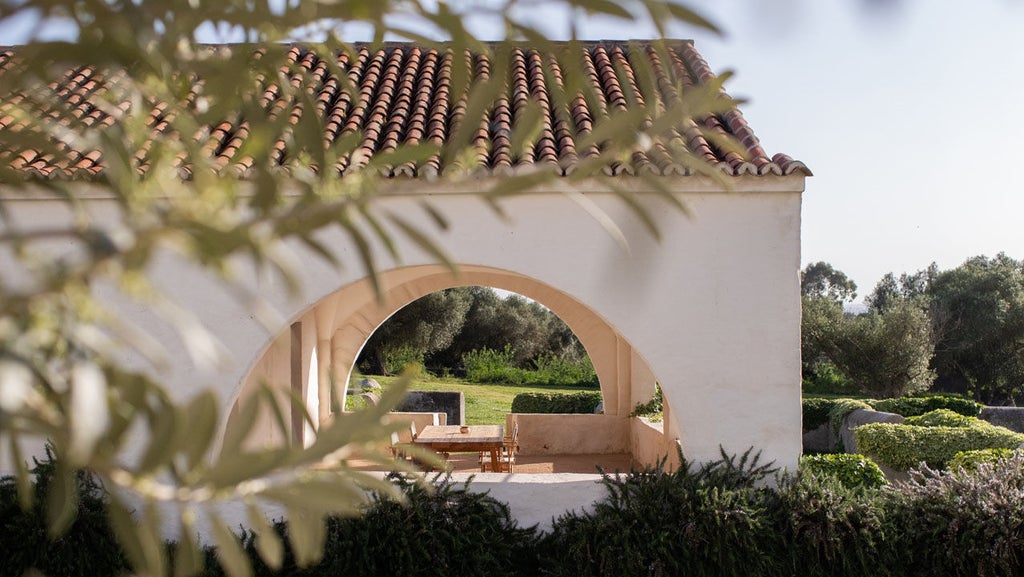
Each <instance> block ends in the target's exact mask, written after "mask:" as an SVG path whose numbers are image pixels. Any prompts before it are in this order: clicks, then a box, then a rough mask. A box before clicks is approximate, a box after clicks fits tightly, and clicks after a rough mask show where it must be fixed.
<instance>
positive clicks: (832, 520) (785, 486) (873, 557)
mask: <svg viewBox="0 0 1024 577" xmlns="http://www.w3.org/2000/svg"><path fill="white" fill-rule="evenodd" d="M881 496H882V491H881V490H879V489H876V488H872V487H871V486H867V485H857V486H854V487H850V486H848V485H847V484H844V483H842V482H840V480H839V478H838V477H837V476H835V475H832V474H813V473H812V474H807V470H806V468H805V466H804V464H803V462H801V470H800V474H799V475H796V476H787V477H783V478H782V479H780V480H779V487H778V492H777V497H778V499H777V504H776V505H777V506H776V508H775V509H774V510H773V511H772V513H773V526H774V527H775V530H776V531H777V533H778V534H779V535H780V536H781V537H782V540H783V542H784V543H785V546H784V548H783V550H782V551H780V552H779V553H778V556H777V558H776V560H775V563H774V564H773V565H772V567H771V568H770V570H768V571H764V572H763V573H762V574H763V575H779V576H783V575H785V576H793V575H799V576H800V577H826V576H828V577H836V576H841V575H849V576H851V577H853V576H858V575H872V576H877V575H888V574H890V573H889V571H888V567H886V564H885V560H884V559H881V558H880V557H881V555H880V554H881V553H882V552H883V551H884V550H885V546H886V543H887V539H888V538H890V537H891V535H892V534H893V533H894V532H893V531H891V530H890V525H889V524H888V523H887V519H886V516H885V508H884V507H882V506H880V505H879V501H880V497H881ZM897 574H898V573H897Z"/></svg>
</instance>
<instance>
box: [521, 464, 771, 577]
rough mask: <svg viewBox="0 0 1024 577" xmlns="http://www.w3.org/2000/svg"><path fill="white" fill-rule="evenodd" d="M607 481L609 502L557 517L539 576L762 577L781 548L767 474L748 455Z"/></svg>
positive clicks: (646, 472) (658, 469)
mask: <svg viewBox="0 0 1024 577" xmlns="http://www.w3.org/2000/svg"><path fill="white" fill-rule="evenodd" d="M680 459H681V461H682V464H681V466H680V467H679V468H678V469H676V470H675V471H672V472H666V471H663V470H662V469H661V468H660V467H648V468H645V469H643V470H640V471H633V472H631V473H630V474H629V475H627V476H623V477H611V476H605V477H604V480H603V483H604V485H605V487H606V488H607V490H608V497H607V498H606V499H605V500H603V501H601V502H599V503H597V504H595V505H594V508H593V510H592V511H591V512H585V513H576V512H571V513H567V514H565V515H563V516H561V517H559V518H558V519H557V520H556V521H555V524H554V526H553V528H552V532H551V534H550V535H549V537H548V538H547V539H546V540H545V548H544V550H543V553H542V556H541V562H542V566H541V569H542V574H546V575H555V576H573V577H576V576H578V575H585V576H587V575H607V576H613V575H614V576H619V575H704V576H717V575H721V576H734V575H758V574H765V573H767V572H768V570H769V569H770V568H771V567H772V565H773V564H775V563H777V557H778V555H779V554H780V553H781V552H782V551H783V543H782V541H781V539H780V536H779V535H778V533H777V531H775V529H774V527H773V526H772V524H771V523H770V518H769V516H768V515H767V512H768V511H769V510H771V509H772V508H773V502H774V499H775V497H774V493H773V491H772V490H771V489H767V488H764V487H763V486H760V485H759V486H757V487H755V485H757V484H758V481H760V480H763V479H764V478H765V476H766V475H767V474H770V472H769V470H768V469H767V468H765V467H761V466H759V465H758V463H757V459H756V457H755V458H753V459H750V458H749V452H748V454H747V455H744V456H743V457H741V458H740V459H739V460H738V461H737V460H736V459H734V458H724V457H723V459H722V460H720V461H716V462H713V463H709V464H705V465H701V466H700V467H692V466H691V465H690V464H689V463H688V462H687V461H686V460H685V458H683V457H682V455H680Z"/></svg>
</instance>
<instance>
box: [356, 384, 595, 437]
mask: <svg viewBox="0 0 1024 577" xmlns="http://www.w3.org/2000/svg"><path fill="white" fill-rule="evenodd" d="M370 378H372V379H376V381H377V382H378V383H380V384H381V385H382V386H384V387H387V386H388V385H390V384H391V383H393V382H395V381H396V380H397V379H398V377H377V376H372V377H370ZM362 379H363V376H362V375H359V376H353V377H352V383H358V382H359V381H360V380H362ZM409 390H412V391H462V394H463V396H464V397H465V399H466V424H467V425H504V424H505V415H506V414H508V413H509V412H510V410H511V408H512V398H513V397H515V396H516V395H518V394H519V393H530V392H542V393H578V392H580V391H582V390H587V389H581V388H578V387H555V386H510V385H492V384H481V383H469V382H465V381H461V380H458V379H450V380H442V379H435V378H428V379H413V382H412V386H410V387H409Z"/></svg>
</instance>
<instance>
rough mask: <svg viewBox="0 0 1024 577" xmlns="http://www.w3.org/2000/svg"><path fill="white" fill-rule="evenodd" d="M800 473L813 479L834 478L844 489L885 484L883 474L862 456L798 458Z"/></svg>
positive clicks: (831, 455)
mask: <svg viewBox="0 0 1024 577" xmlns="http://www.w3.org/2000/svg"><path fill="white" fill-rule="evenodd" d="M800 472H801V473H809V474H811V475H814V476H815V477H822V476H825V475H828V476H831V477H835V478H836V480H838V481H839V482H840V483H842V485H843V486H844V487H847V488H850V489H853V488H856V487H869V488H877V487H881V486H883V485H885V484H886V480H885V474H884V473H882V470H881V469H879V468H878V465H876V464H875V462H874V461H872V460H871V459H869V458H867V457H865V456H864V455H855V454H852V453H837V454H829V455H805V456H803V457H800Z"/></svg>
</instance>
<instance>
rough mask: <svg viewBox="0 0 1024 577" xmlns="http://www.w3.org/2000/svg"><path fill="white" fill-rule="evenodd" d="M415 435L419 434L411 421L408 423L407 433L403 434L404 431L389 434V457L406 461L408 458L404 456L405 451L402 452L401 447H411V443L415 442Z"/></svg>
mask: <svg viewBox="0 0 1024 577" xmlns="http://www.w3.org/2000/svg"><path fill="white" fill-rule="evenodd" d="M417 435H419V432H418V431H416V423H414V422H412V421H409V431H408V432H405V431H395V432H393V433H391V447H390V451H391V455H392V456H393V457H395V458H396V459H406V460H408V459H409V457H408V455H406V454H405V451H403V450H402V447H403V445H404V446H409V445H411V444H412V442H413V441H415V440H416V436H417Z"/></svg>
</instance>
